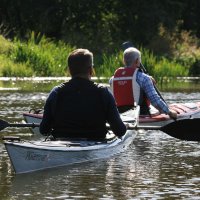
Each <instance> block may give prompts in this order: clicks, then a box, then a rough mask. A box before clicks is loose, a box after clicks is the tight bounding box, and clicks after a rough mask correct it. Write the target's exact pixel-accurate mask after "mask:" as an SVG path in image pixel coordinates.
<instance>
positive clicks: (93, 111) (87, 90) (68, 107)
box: [40, 49, 126, 139]
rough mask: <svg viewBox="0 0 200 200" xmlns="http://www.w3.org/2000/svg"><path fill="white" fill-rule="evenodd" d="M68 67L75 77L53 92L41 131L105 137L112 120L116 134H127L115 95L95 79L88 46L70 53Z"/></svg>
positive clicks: (46, 133)
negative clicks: (107, 126)
mask: <svg viewBox="0 0 200 200" xmlns="http://www.w3.org/2000/svg"><path fill="white" fill-rule="evenodd" d="M68 67H69V72H70V74H71V76H72V78H71V80H70V81H69V82H65V83H62V84H61V85H59V86H56V87H54V88H53V90H52V91H51V92H50V94H49V96H48V98H47V100H46V103H45V106H44V115H43V119H42V122H41V124H40V132H41V133H42V134H43V135H49V134H52V135H53V136H54V137H55V138H87V139H105V136H106V133H107V128H106V123H109V124H110V127H111V130H112V131H113V132H114V134H115V135H117V136H118V137H121V136H123V135H124V134H125V132H126V126H125V124H124V123H123V122H122V120H121V118H120V115H119V113H118V110H117V107H116V104H115V100H114V98H113V96H112V94H111V93H110V92H109V91H108V89H107V88H106V87H103V86H100V85H98V84H96V83H94V82H92V81H91V76H92V74H93V54H92V53H91V52H90V51H88V50H87V49H76V50H74V51H73V52H71V54H70V55H69V56H68Z"/></svg>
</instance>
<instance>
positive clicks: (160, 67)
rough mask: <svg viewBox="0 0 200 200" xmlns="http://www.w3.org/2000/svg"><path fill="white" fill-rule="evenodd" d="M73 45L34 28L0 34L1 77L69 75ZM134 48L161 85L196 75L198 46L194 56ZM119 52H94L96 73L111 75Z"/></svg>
mask: <svg viewBox="0 0 200 200" xmlns="http://www.w3.org/2000/svg"><path fill="white" fill-rule="evenodd" d="M184 45H185V44H184ZM188 45H189V44H188ZM75 48H78V47H75V46H70V45H69V44H67V43H64V42H62V41H53V40H50V39H49V38H46V37H45V36H44V35H41V34H37V35H36V34H35V33H34V32H31V33H30V37H29V39H28V40H26V41H24V40H20V39H19V38H14V39H13V40H12V41H11V40H9V39H6V38H5V37H4V36H3V35H0V77H64V76H69V73H68V72H67V70H66V58H67V55H68V54H69V52H71V51H72V50H73V49H75ZM137 48H138V49H139V50H140V51H141V52H142V61H143V64H144V66H145V67H146V69H147V71H148V72H149V74H151V75H152V76H153V77H154V78H155V79H156V80H157V82H158V83H159V84H161V85H162V83H163V82H167V81H169V80H170V79H171V78H172V79H173V78H175V77H188V76H195V73H191V72H192V71H195V70H194V69H193V68H199V67H200V66H199V65H200V64H199V63H200V62H199V60H198V57H197V55H198V53H199V50H198V51H197V53H196V55H195V56H194V57H193V58H192V57H191V55H190V54H189V55H188V56H186V55H185V56H182V57H183V58H182V57H181V56H180V55H179V56H177V57H174V58H173V59H169V58H167V57H164V56H156V55H155V54H154V53H153V52H151V51H150V50H148V49H146V48H143V47H137ZM185 48H186V47H185ZM187 50H188V49H187ZM180 51H181V50H180ZM122 54H123V52H122V50H119V49H117V50H115V51H113V53H109V54H106V53H102V54H101V55H96V54H95V53H94V65H95V66H94V68H95V76H96V77H98V78H99V77H107V78H109V77H111V76H112V75H113V73H114V71H115V70H116V69H117V68H118V67H120V66H123V63H122ZM193 54H194V53H193ZM196 71H197V72H198V70H196ZM196 76H198V73H196Z"/></svg>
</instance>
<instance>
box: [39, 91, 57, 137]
mask: <svg viewBox="0 0 200 200" xmlns="http://www.w3.org/2000/svg"><path fill="white" fill-rule="evenodd" d="M56 97H57V91H56V88H54V89H53V90H52V91H51V92H50V94H49V96H48V98H47V100H46V102H45V105H44V114H43V118H42V122H41V123H40V133H41V134H43V135H48V134H50V133H51V130H52V122H53V115H54V110H55V106H56Z"/></svg>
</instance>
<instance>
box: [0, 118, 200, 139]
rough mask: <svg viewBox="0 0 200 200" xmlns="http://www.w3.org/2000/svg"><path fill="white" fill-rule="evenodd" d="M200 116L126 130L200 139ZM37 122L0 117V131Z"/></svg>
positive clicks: (32, 124) (30, 125) (130, 126)
mask: <svg viewBox="0 0 200 200" xmlns="http://www.w3.org/2000/svg"><path fill="white" fill-rule="evenodd" d="M199 124H200V118H196V119H183V120H178V121H174V122H171V123H169V124H167V125H165V126H133V125H131V124H129V128H128V130H139V129H144V130H160V131H162V132H164V133H166V134H168V135H170V136H171V137H174V138H177V139H180V140H187V141H200V131H199V130H198V127H199ZM39 125H40V124H38V123H26V124H20V123H9V122H6V121H4V120H2V119H0V131H1V130H3V129H5V128H7V127H31V128H35V127H39Z"/></svg>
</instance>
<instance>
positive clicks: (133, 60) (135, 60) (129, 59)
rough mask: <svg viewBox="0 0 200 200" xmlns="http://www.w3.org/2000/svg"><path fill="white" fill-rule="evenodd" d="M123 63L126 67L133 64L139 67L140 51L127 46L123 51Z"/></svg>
mask: <svg viewBox="0 0 200 200" xmlns="http://www.w3.org/2000/svg"><path fill="white" fill-rule="evenodd" d="M123 57H124V64H125V65H126V66H127V67H131V66H133V64H135V66H137V67H139V66H140V63H141V52H140V51H139V50H138V49H136V48H134V47H129V48H127V49H126V50H125V51H124V55H123Z"/></svg>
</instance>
